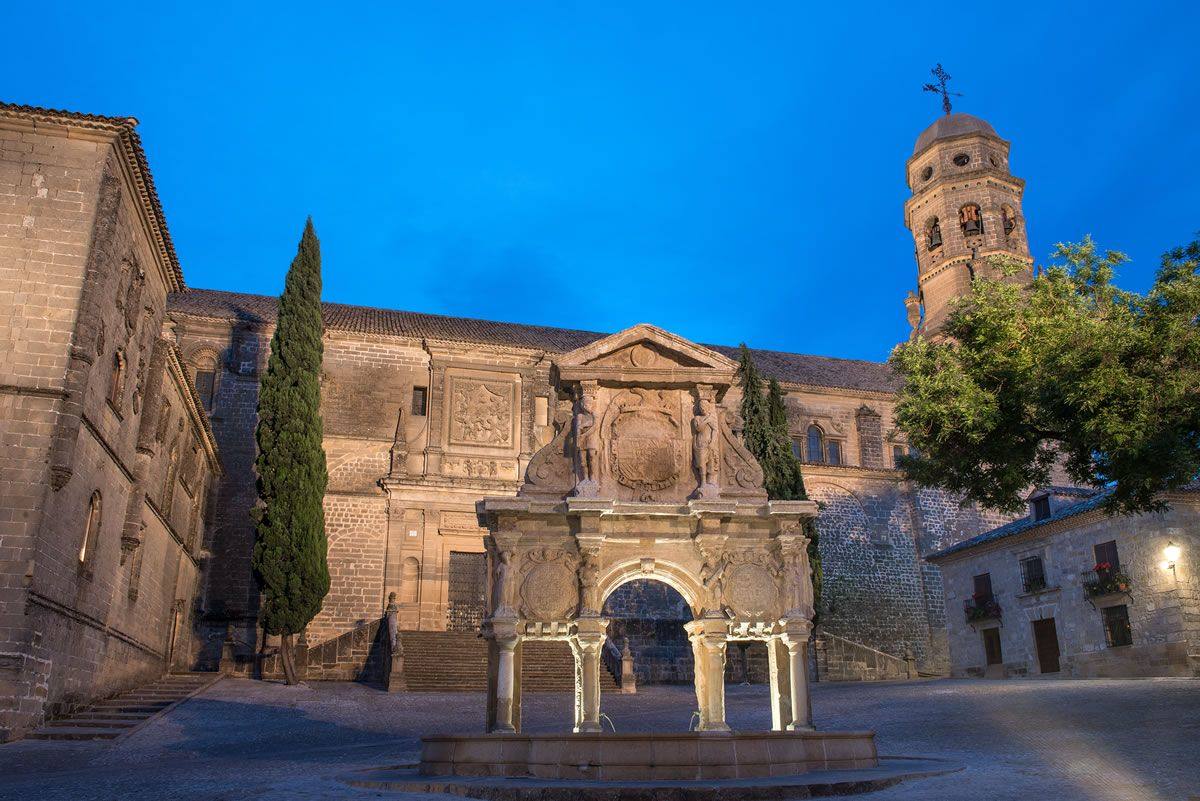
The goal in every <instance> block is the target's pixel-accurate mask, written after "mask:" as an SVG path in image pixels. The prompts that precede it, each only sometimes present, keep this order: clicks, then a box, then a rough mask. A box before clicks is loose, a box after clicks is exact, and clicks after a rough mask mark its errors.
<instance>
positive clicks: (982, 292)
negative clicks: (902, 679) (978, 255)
mask: <svg viewBox="0 0 1200 801" xmlns="http://www.w3.org/2000/svg"><path fill="white" fill-rule="evenodd" d="M1055 257H1056V258H1057V259H1059V260H1061V263H1059V264H1056V265H1054V266H1051V267H1050V268H1048V269H1046V270H1043V271H1040V274H1039V275H1038V276H1037V277H1036V278H1034V279H1032V281H1025V282H1021V281H1013V280H1005V279H998V280H982V279H981V280H977V281H975V282H974V283H973V284H972V286H971V293H970V295H969V296H968V297H967V298H964V299H963V300H962V301H960V302H959V303H958V305H957V306H956V308H955V309H954V311H953V312H952V313H951V315H950V317H949V319H948V321H947V324H946V329H945V333H946V334H947V338H946V339H945V340H942V341H938V342H933V341H930V340H927V339H924V338H919V337H918V338H916V339H914V340H912V341H910V342H908V343H905V344H903V345H900V346H899V347H897V348H896V350H895V351H893V354H892V357H891V364H892V365H893V366H894V367H895V368H896V370H897V371H898V372H899V373H900V374H901V375H902V376H903V378H904V386H903V388H902V389H901V391H900V394H899V397H898V400H897V405H896V423H897V426H898V427H899V428H900V429H901V430H902V431H904V433H905V434H906V435H907V438H908V441H909V444H910V445H912V446H914V447H915V448H916V449H917V454H916V455H914V456H910V457H907V458H905V459H904V460H903V466H904V468H905V469H906V471H907V472H908V474H909V476H910V477H911V478H913V479H914V480H916V481H917V482H918V483H920V484H922V485H924V486H931V487H941V488H944V489H947V490H950V491H952V492H955V493H960V494H961V495H963V496H964V497H965V498H967V499H969V500H972V501H976V502H978V503H980V504H981V505H984V506H987V507H990V508H994V509H1001V510H1005V511H1010V512H1013V511H1017V510H1019V509H1020V508H1021V507H1022V505H1023V496H1024V494H1025V493H1026V492H1027V491H1028V489H1029V488H1030V487H1036V486H1045V485H1047V484H1049V483H1051V475H1052V471H1053V469H1054V467H1055V465H1056V464H1060V465H1061V467H1062V468H1063V469H1064V470H1065V471H1066V473H1067V475H1068V476H1069V477H1070V478H1071V479H1072V480H1074V481H1075V482H1077V483H1079V484H1081V485H1088V486H1092V487H1095V488H1098V489H1099V488H1103V489H1107V490H1110V491H1111V493H1110V494H1109V495H1108V497H1107V498H1106V500H1105V504H1106V509H1107V510H1108V511H1109V512H1111V513H1120V514H1133V513H1138V512H1146V511H1153V510H1157V509H1161V508H1162V507H1163V502H1162V500H1161V493H1162V492H1163V491H1167V490H1172V489H1176V488H1178V487H1180V486H1182V485H1184V484H1186V483H1188V482H1190V481H1192V480H1193V479H1195V478H1196V477H1197V475H1200V326H1198V324H1197V320H1198V319H1200V242H1192V243H1191V244H1189V245H1187V246H1185V247H1180V248H1176V249H1174V250H1172V251H1170V252H1168V253H1167V254H1165V255H1164V256H1163V259H1162V265H1161V267H1160V269H1159V271H1158V275H1157V277H1156V279H1155V281H1154V284H1153V286H1152V287H1151V289H1150V290H1149V292H1147V293H1146V294H1145V295H1140V294H1138V293H1135V292H1129V291H1126V290H1122V289H1119V288H1117V287H1115V286H1113V284H1112V278H1113V274H1114V272H1115V270H1116V268H1117V267H1118V266H1120V265H1121V264H1122V263H1124V262H1125V261H1127V258H1126V256H1125V255H1124V254H1122V253H1119V252H1116V251H1106V252H1103V253H1102V252H1100V251H1099V250H1098V249H1097V248H1096V245H1095V243H1094V242H1093V241H1092V240H1091V238H1090V237H1089V238H1087V239H1085V240H1084V241H1083V242H1080V243H1077V244H1060V245H1058V246H1057V247H1056V249H1055ZM994 263H995V264H996V265H997V266H998V267H999V268H1000V269H1001V271H1002V272H1003V274H1004V276H1005V277H1006V278H1007V279H1011V277H1012V276H1014V275H1016V274H1017V272H1018V271H1019V270H1020V269H1023V266H1022V265H1018V264H1016V263H1015V262H1012V261H1005V260H1002V259H998V260H996V261H995V262H994Z"/></svg>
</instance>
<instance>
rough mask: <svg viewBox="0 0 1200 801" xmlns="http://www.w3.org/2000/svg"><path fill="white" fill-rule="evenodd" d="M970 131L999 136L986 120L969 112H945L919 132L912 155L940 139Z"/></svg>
mask: <svg viewBox="0 0 1200 801" xmlns="http://www.w3.org/2000/svg"><path fill="white" fill-rule="evenodd" d="M970 133H978V134H984V135H985V136H995V137H996V138H999V134H997V133H996V129H995V128H993V127H992V126H991V125H990V124H989V123H988V122H987V120H981V119H979V118H978V117H975V116H972V115H970V114H963V113H962V112H955V113H954V114H946V115H944V116H941V117H938V118H937V120H935V121H934V123H933V125H930V126H929V127H928V128H926V129H925V130H924V131H922V132H921V135H920V136H918V137H917V144H916V145H914V146H913V155H914V156H915V155H917V154H918V153H920V152H921V151H922V150H924V149H925V148H927V147H929V146H930V145H932V144H933V143H934V142H937V141H939V140H941V139H949V138H950V137H952V136H962V135H963V134H970Z"/></svg>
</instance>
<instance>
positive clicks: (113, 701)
mask: <svg viewBox="0 0 1200 801" xmlns="http://www.w3.org/2000/svg"><path fill="white" fill-rule="evenodd" d="M220 678H221V676H220V674H219V673H172V674H168V675H166V676H163V677H162V678H161V679H159V680H158V681H156V682H154V683H153V684H148V685H146V686H144V687H139V688H137V689H136V690H130V691H129V692H126V693H122V694H121V695H118V696H115V697H113V698H109V699H106V700H104V701H100V702H98V703H96V704H93V705H92V706H90V707H87V708H86V709H83V710H82V711H79V712H76V713H74V714H72V715H68V716H66V717H62V718H59V719H57V720H52V721H49V722H48V723H46V724H44V725H43V726H42V727H41V728H39V729H35V730H34V731H33V732H31V733H30V734H29V735H28V736H29V737H30V738H31V739H34V740H113V739H116V738H117V737H120V736H121V735H123V734H128V733H129V732H131V731H133V730H134V729H135V728H137V727H138V726H139V725H141V724H142V723H145V722H146V721H147V720H149V719H150V718H152V717H154V716H155V715H157V714H159V713H160V712H163V711H165V710H167V709H170V708H171V707H172V706H174V705H175V704H178V703H179V702H180V701H183V700H186V699H187V698H190V697H191V696H193V695H195V694H196V693H198V692H200V691H201V690H203V689H204V688H206V687H208V686H209V685H210V684H213V683H214V682H216V681H217V680H218V679H220Z"/></svg>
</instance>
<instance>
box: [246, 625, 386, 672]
mask: <svg viewBox="0 0 1200 801" xmlns="http://www.w3.org/2000/svg"><path fill="white" fill-rule="evenodd" d="M296 651H297V652H296V670H297V672H298V673H299V674H300V675H301V676H303V677H305V678H307V679H311V680H313V681H362V682H369V683H379V684H382V683H383V682H384V681H385V680H386V678H387V671H388V666H389V664H390V658H391V646H390V643H389V641H388V632H387V628H386V627H385V626H383V625H382V621H380V620H375V621H372V622H371V623H368V624H367V625H365V626H360V627H358V628H355V629H351V630H350V631H347V632H345V633H343V634H341V635H339V636H337V637H334V638H333V639H332V640H327V641H325V642H323V643H321V644H320V645H315V646H313V647H311V648H307V649H303V648H297V649H296ZM259 670H260V674H261V676H262V678H264V679H282V678H283V661H282V659H281V658H280V656H279V654H278V653H276V654H271V655H269V656H265V657H263V658H262V661H261V662H260V668H259Z"/></svg>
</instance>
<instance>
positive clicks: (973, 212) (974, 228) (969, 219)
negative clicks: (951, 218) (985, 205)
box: [958, 203, 983, 236]
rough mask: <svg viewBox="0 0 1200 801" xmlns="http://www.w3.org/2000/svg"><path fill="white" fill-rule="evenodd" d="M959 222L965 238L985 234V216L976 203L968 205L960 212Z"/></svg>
mask: <svg viewBox="0 0 1200 801" xmlns="http://www.w3.org/2000/svg"><path fill="white" fill-rule="evenodd" d="M958 221H959V224H960V225H961V226H962V232H963V236H979V235H980V234H982V233H983V215H982V214H981V213H980V211H979V206H977V205H975V204H974V203H968V204H967V205H965V206H963V207H962V208H961V209H959V210H958Z"/></svg>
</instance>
